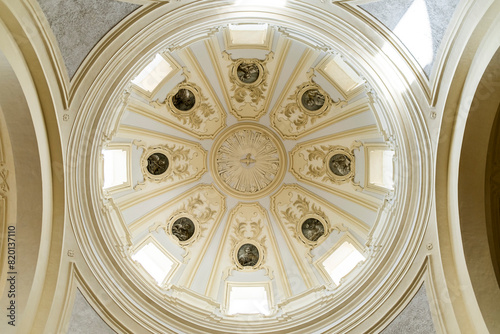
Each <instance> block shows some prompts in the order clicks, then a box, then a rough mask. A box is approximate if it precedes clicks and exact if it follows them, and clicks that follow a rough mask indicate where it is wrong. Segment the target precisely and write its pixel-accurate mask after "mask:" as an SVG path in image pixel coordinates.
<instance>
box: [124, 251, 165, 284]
mask: <svg viewBox="0 0 500 334" xmlns="http://www.w3.org/2000/svg"><path fill="white" fill-rule="evenodd" d="M132 259H134V260H135V261H137V262H139V263H140V264H141V265H142V266H143V267H144V269H145V270H146V271H147V272H148V273H149V274H150V275H151V276H152V277H153V278H154V279H155V281H156V282H157V283H158V285H161V284H162V283H163V281H164V280H165V277H167V275H168V273H169V272H170V270H171V269H172V265H173V262H172V260H170V259H169V258H168V257H167V256H166V255H165V254H164V253H163V252H162V251H161V250H160V249H158V247H156V246H155V245H154V244H153V243H152V242H149V243H147V244H146V245H145V246H144V247H142V248H141V249H139V250H138V251H137V252H136V253H135V254H134V255H132Z"/></svg>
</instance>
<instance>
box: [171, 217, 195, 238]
mask: <svg viewBox="0 0 500 334" xmlns="http://www.w3.org/2000/svg"><path fill="white" fill-rule="evenodd" d="M194 229H195V226H194V223H193V221H192V220H191V219H189V218H187V217H181V218H179V219H177V220H176V221H175V222H174V223H173V224H172V234H173V235H174V236H175V237H176V238H177V239H179V241H187V240H189V239H191V237H192V236H193V234H194Z"/></svg>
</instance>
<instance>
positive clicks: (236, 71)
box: [223, 52, 273, 120]
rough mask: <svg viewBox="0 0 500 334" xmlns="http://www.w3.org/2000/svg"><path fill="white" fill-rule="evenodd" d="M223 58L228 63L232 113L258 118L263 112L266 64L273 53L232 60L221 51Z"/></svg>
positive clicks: (266, 76)
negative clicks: (263, 58)
mask: <svg viewBox="0 0 500 334" xmlns="http://www.w3.org/2000/svg"><path fill="white" fill-rule="evenodd" d="M223 58H224V60H225V61H226V63H229V65H228V67H229V82H230V84H231V87H230V89H229V90H230V92H231V93H232V96H231V104H232V108H231V109H232V110H231V111H232V113H233V114H234V115H235V116H236V117H237V118H239V119H255V120H257V119H259V118H260V117H261V116H262V115H263V114H264V113H265V110H264V100H265V99H266V93H267V87H268V80H267V78H268V75H269V71H268V70H267V68H266V64H267V62H268V61H269V60H270V59H273V53H272V52H271V53H269V54H268V55H267V57H266V59H265V60H260V59H256V58H252V59H237V60H233V59H231V57H230V55H229V54H228V53H226V52H224V53H223Z"/></svg>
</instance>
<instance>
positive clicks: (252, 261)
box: [230, 203, 267, 271]
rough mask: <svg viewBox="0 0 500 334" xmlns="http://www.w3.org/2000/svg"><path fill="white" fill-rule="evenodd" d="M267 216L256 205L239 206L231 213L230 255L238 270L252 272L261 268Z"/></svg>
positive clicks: (264, 255)
mask: <svg viewBox="0 0 500 334" xmlns="http://www.w3.org/2000/svg"><path fill="white" fill-rule="evenodd" d="M266 222H267V216H266V214H265V211H264V209H263V208H262V207H261V206H260V205H259V204H258V203H253V204H239V205H238V206H237V207H236V208H235V209H234V210H233V212H232V219H231V224H232V233H231V237H230V240H231V254H232V262H233V265H234V266H235V267H236V268H237V269H238V270H243V271H254V270H258V269H260V268H261V266H262V265H263V263H264V262H265V258H266V247H265V241H266V233H265V232H264V224H265V223H266Z"/></svg>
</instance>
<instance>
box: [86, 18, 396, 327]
mask: <svg viewBox="0 0 500 334" xmlns="http://www.w3.org/2000/svg"><path fill="white" fill-rule="evenodd" d="M363 73H364V70H363V69H361V68H358V67H356V66H355V65H354V63H353V62H352V61H351V60H349V58H348V57H345V55H342V54H340V53H339V52H337V51H334V50H329V51H325V50H324V49H322V48H318V47H313V44H311V42H310V40H307V39H300V38H292V37H291V36H290V34H288V33H284V32H283V31H282V30H281V28H279V27H276V26H273V25H269V24H254V23H252V24H249V23H244V22H240V23H238V24H235V25H231V24H230V25H227V24H226V25H223V26H220V27H219V28H217V29H212V30H211V32H210V33H209V34H208V35H205V36H204V37H200V38H195V39H193V40H191V41H190V42H189V43H187V44H186V45H184V46H182V47H176V48H157V49H153V50H151V52H149V53H148V54H147V55H145V56H143V57H142V58H141V59H140V60H138V61H137V63H136V64H134V66H133V67H132V68H131V70H130V71H129V72H128V74H127V75H126V76H125V77H124V78H122V79H120V80H121V81H123V82H126V83H125V84H122V85H118V86H117V87H118V88H117V89H116V90H115V91H114V92H112V94H111V96H114V97H113V98H111V99H108V100H107V102H106V103H105V105H104V110H105V112H106V114H107V115H110V116H111V117H108V118H106V121H105V122H104V121H103V120H104V118H103V119H101V120H100V121H98V122H99V124H100V125H99V127H101V128H102V131H103V132H104V133H105V135H104V137H102V141H101V144H99V146H98V147H99V152H101V154H99V156H100V158H98V159H97V160H95V163H96V165H95V167H93V168H95V169H92V168H91V170H95V171H96V173H93V172H91V174H90V176H91V177H90V181H91V182H90V184H91V187H92V189H98V190H97V192H94V191H93V190H92V193H93V195H92V201H91V203H94V204H92V205H95V206H96V207H97V208H98V207H103V208H104V211H103V212H105V214H104V215H99V216H96V219H97V222H96V224H95V225H94V226H95V228H96V231H98V232H97V233H98V235H99V237H98V239H99V240H100V241H99V243H100V246H98V248H99V249H101V251H99V252H100V254H101V255H98V257H100V258H102V259H103V258H107V259H108V260H104V262H102V263H101V264H99V265H98V267H102V270H104V271H103V273H104V272H108V271H109V270H111V272H113V271H116V272H117V273H118V272H119V273H120V274H119V276H116V278H113V279H112V281H109V283H105V284H106V285H109V286H111V287H112V288H110V289H111V290H114V289H115V287H116V288H118V289H119V290H120V289H125V290H124V291H140V294H141V297H140V299H141V300H145V301H147V302H146V303H145V304H141V305H143V306H140V309H141V310H142V311H140V312H146V313H147V314H151V313H150V312H152V309H151V310H148V309H149V308H150V307H152V305H154V307H155V308H159V309H160V310H162V314H164V316H167V317H168V318H170V317H172V316H173V317H177V319H182V320H180V321H181V322H182V323H183V324H184V325H186V324H188V325H187V326H188V327H186V328H189V329H184V330H185V331H186V332H193V330H194V329H193V328H194V327H190V326H191V325H189V324H195V323H200V321H201V322H203V323H205V325H204V326H207V327H206V329H205V330H210V331H215V332H218V331H222V332H227V331H228V330H229V329H228V328H231V326H240V325H241V321H243V320H249V319H250V320H251V323H248V326H249V327H248V330H251V331H252V332H269V331H274V330H279V329H280V328H291V327H290V326H294V324H295V323H296V324H300V323H303V322H304V321H305V320H306V319H307V321H316V320H317V319H320V318H321V317H324V316H326V314H327V313H325V312H332V310H335V308H337V307H340V306H341V305H343V304H345V303H349V300H350V299H351V298H352V297H350V296H359V295H360V293H361V294H365V293H368V291H369V290H368V291H364V290H363V289H362V288H361V287H362V286H364V285H366V284H369V283H370V282H371V281H367V280H366V278H367V277H369V276H370V275H374V274H375V273H376V272H377V268H379V266H380V264H381V263H384V257H385V256H388V254H390V252H388V249H383V248H381V246H380V244H377V243H376V242H375V240H377V238H378V240H381V239H380V237H379V236H380V235H388V236H389V238H392V237H390V234H387V233H389V232H387V231H390V230H393V229H394V228H395V227H396V226H397V225H394V223H392V221H393V220H392V218H391V219H388V218H387V217H388V214H389V212H390V210H391V209H390V208H391V206H392V205H393V203H394V200H393V199H394V194H395V193H396V192H397V189H398V187H399V185H398V183H399V178H398V173H399V170H400V168H401V166H399V165H398V160H396V158H395V157H396V156H397V155H398V151H397V146H395V145H394V138H393V137H392V135H391V131H390V129H388V128H386V125H384V124H387V120H384V117H385V116H384V115H385V113H386V112H387V109H386V108H387V105H386V104H385V103H380V99H378V98H377V97H376V95H375V93H374V89H373V88H372V86H371V84H370V82H367V80H366V79H365V78H364V75H363ZM384 238H387V236H384ZM381 250H382V251H381ZM99 252H98V253H99ZM106 275H107V274H104V276H102V277H105V276H106ZM130 289H132V290H130ZM119 290H116V291H119ZM115 293H118V295H121V294H122V292H114V293H112V294H115ZM130 293H132V292H130ZM130 293H125V295H124V298H125V299H126V300H130V301H132V302H133V303H136V301H137V300H138V299H137V297H132V295H131V294H130ZM133 294H135V292H134V293H133ZM118 295H117V296H118ZM325 302H327V303H328V304H329V305H330V306H329V307H324V305H325V304H324V303H325ZM126 303H128V302H126ZM133 307H134V308H135V307H136V306H133ZM134 312H138V310H136V311H134ZM330 314H331V313H330ZM150 316H152V315H150ZM152 317H153V318H152V319H155V317H156V316H152ZM162 317H163V316H160V318H156V319H157V320H154V323H157V321H160V322H161V321H162V320H159V319H161V318H162ZM170 319H171V318H170ZM291 319H293V321H291ZM314 319H316V320H314ZM297 321H298V322H297ZM184 325H182V326H184ZM182 326H181V327H182ZM220 326H222V327H220ZM224 326H229V327H224ZM283 326H285V327H283ZM179 328H180V327H179ZM224 328H225V329H224ZM179 330H180V329H179ZM203 331H204V330H202V332H203Z"/></svg>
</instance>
